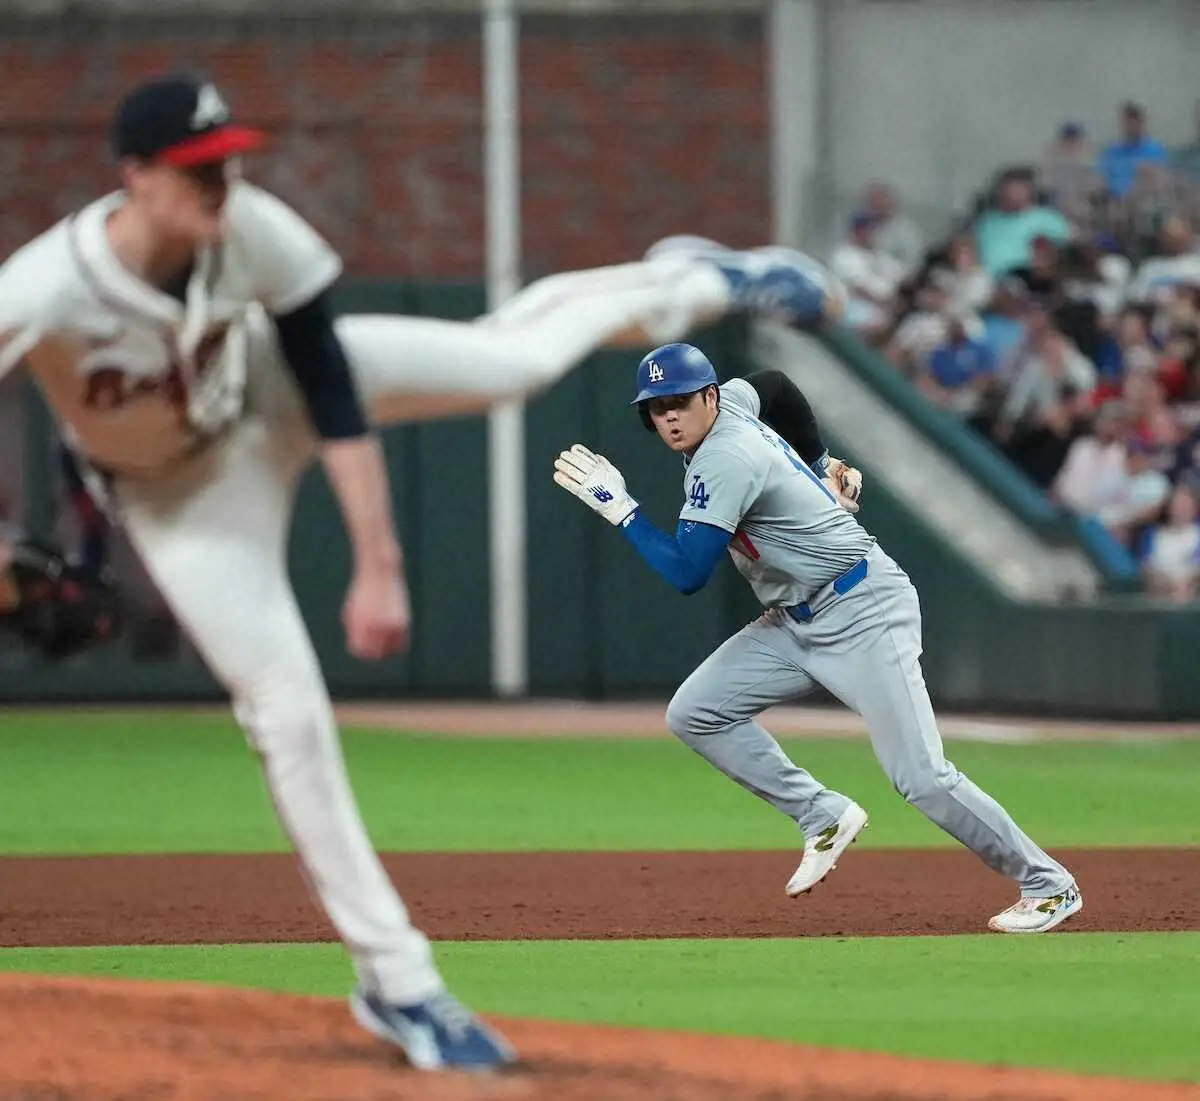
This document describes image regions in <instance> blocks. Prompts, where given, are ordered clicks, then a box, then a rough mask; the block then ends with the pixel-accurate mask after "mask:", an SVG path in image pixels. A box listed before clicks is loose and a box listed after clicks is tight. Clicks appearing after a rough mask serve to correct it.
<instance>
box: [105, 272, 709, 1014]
mask: <svg viewBox="0 0 1200 1101" xmlns="http://www.w3.org/2000/svg"><path fill="white" fill-rule="evenodd" d="M728 302H729V292H728V289H727V286H726V283H725V280H724V278H723V277H722V276H721V275H720V274H719V273H718V271H717V270H716V269H715V268H714V267H712V266H711V265H710V264H708V263H706V262H704V261H697V260H693V259H688V258H664V259H660V260H654V261H648V262H644V263H635V264H625V265H621V266H618V267H613V268H603V269H598V270H595V271H585V272H572V273H569V274H566V275H560V276H554V277H551V278H549V279H545V280H542V281H540V282H538V283H535V284H533V285H531V286H530V287H529V288H528V289H526V290H525V291H523V292H522V293H521V294H519V295H517V296H516V297H514V298H513V299H512V300H511V301H510V302H509V303H507V304H506V305H505V306H504V307H503V308H502V309H500V310H499V311H497V312H496V313H494V314H492V315H490V316H488V317H485V318H481V319H479V320H477V321H474V322H466V323H464V322H452V321H437V320H430V319H427V318H410V317H391V316H349V317H344V318H341V319H340V320H339V321H338V323H337V331H338V335H339V337H340V339H341V341H342V343H343V346H344V348H345V350H346V354H347V357H348V359H349V361H350V364H351V367H352V369H353V371H354V375H355V379H356V381H357V383H358V386H359V389H360V393H361V394H362V396H363V398H364V400H365V401H366V402H367V404H368V406H369V408H370V411H371V415H372V418H373V419H374V420H375V422H376V423H378V424H389V423H396V422H398V421H402V420H420V419H428V418H431V417H436V416H442V415H447V414H455V413H468V412H476V411H480V410H482V409H485V408H486V407H487V406H489V405H491V404H493V403H495V402H497V401H500V400H504V399H507V398H514V397H520V396H523V395H526V394H530V393H533V392H535V391H537V390H540V389H542V388H544V387H546V386H549V385H551V384H552V383H553V382H555V381H556V380H557V379H559V378H561V377H562V376H563V375H564V374H565V373H566V372H567V371H568V370H569V369H570V368H571V367H572V366H574V365H575V364H576V363H578V362H579V361H580V360H581V359H583V358H584V357H585V356H587V355H588V354H589V353H590V352H592V351H594V350H596V349H598V348H600V347H604V346H608V345H611V344H614V343H627V342H637V343H641V344H646V345H653V344H658V343H664V342H667V341H670V340H676V339H680V338H682V337H683V336H685V335H686V334H687V332H688V331H689V330H690V329H692V328H693V327H695V326H697V325H699V324H703V323H706V322H708V321H711V320H713V319H715V318H717V317H720V316H721V315H722V314H723V313H724V312H725V310H726V308H727V306H728ZM253 347H254V349H255V351H254V353H253V355H252V359H251V363H250V371H249V378H248V401H247V415H246V417H245V419H243V420H242V421H240V422H239V423H238V424H237V425H235V426H234V428H233V429H232V430H231V431H230V432H229V433H228V434H227V435H226V436H224V437H223V438H222V439H221V440H220V441H219V442H218V443H216V444H214V445H213V446H212V447H210V448H208V449H207V450H206V451H205V452H203V453H202V454H201V455H199V456H198V457H197V458H195V459H193V460H191V461H189V462H188V463H187V464H185V465H183V466H182V467H179V468H176V469H174V470H173V471H172V472H171V473H170V474H169V475H168V476H165V477H162V478H156V479H155V480H153V481H131V480H121V481H118V483H117V484H116V486H115V487H114V489H115V497H116V500H117V503H118V507H119V509H120V512H121V514H122V517H123V520H124V523H125V526H126V528H127V530H128V532H129V535H130V539H131V541H132V543H133V545H134V547H135V548H136V550H137V552H138V554H139V555H140V556H141V558H142V560H143V561H144V563H145V565H146V568H147V570H148V571H149V573H150V575H151V577H153V579H154V581H155V582H156V584H157V585H158V587H159V588H160V590H161V591H162V594H163V596H164V598H165V599H166V600H167V602H168V603H169V604H170V606H171V608H172V610H173V611H174V613H175V615H176V617H177V618H178V620H179V622H180V624H181V626H182V627H183V628H184V629H185V630H186V631H187V633H188V635H189V636H190V637H191V639H192V641H193V642H194V644H195V645H196V647H197V649H198V650H199V652H200V653H201V655H202V656H203V657H204V659H205V661H206V662H207V663H208V665H209V668H210V669H211V670H212V672H213V674H214V675H215V676H216V677H217V678H218V679H219V680H220V682H221V683H222V684H223V685H224V686H225V688H226V689H227V690H228V691H229V693H230V695H231V697H232V699H233V705H234V710H235V714H236V716H237V718H238V721H239V722H240V723H241V725H242V726H243V728H244V729H245V731H246V734H247V737H248V739H249V741H250V743H251V745H252V746H253V747H254V749H255V750H256V751H257V752H258V754H259V755H260V757H261V759H262V762H263V768H264V772H265V776H266V781H267V784H268V786H269V788H270V791H271V795H272V798H273V799H274V802H275V806H276V809H277V812H278V814H279V818H280V821H281V822H282V823H283V825H284V828H285V829H286V830H287V832H288V835H289V836H290V837H291V840H292V843H293V844H294V846H295V848H296V852H297V853H298V854H299V857H300V860H301V861H302V863H303V866H304V869H305V872H306V874H307V878H308V880H309V882H310V884H311V886H312V888H313V890H314V891H315V893H316V895H317V897H318V898H319V900H320V902H321V904H322V906H323V907H324V908H325V911H326V913H327V914H328V915H329V917H330V920H331V921H332V922H333V924H334V926H335V928H336V929H337V931H338V933H339V934H340V936H341V938H342V940H343V941H344V942H345V944H346V946H347V948H348V949H349V951H350V953H351V955H352V957H353V960H354V964H355V967H356V969H357V971H358V974H359V978H360V981H361V982H362V983H363V984H364V985H365V986H367V987H368V988H369V989H372V990H376V991H378V992H379V993H381V994H382V995H383V996H384V997H386V998H388V999H390V1000H392V1001H396V1002H401V1003H405V1002H414V1001H419V1000H421V999H423V998H425V997H427V996H428V995H430V994H432V993H434V992H436V991H437V990H438V989H440V987H441V978H440V977H439V975H438V972H437V969H436V967H435V965H434V962H433V958H432V953H431V950H430V946H429V943H428V941H427V940H426V939H425V937H424V936H423V935H422V934H421V933H420V932H419V931H418V930H417V929H415V928H414V927H413V925H412V924H411V922H410V921H409V917H408V913H407V911H406V910H405V908H404V905H403V903H402V902H401V900H400V897H399V895H398V894H397V893H396V891H395V889H394V887H393V886H392V884H391V882H390V880H389V879H388V876H387V873H386V872H385V871H384V869H383V867H382V865H381V864H380V862H379V860H378V858H377V856H376V855H375V852H374V850H373V848H372V846H371V842H370V839H369V837H368V836H367V833H366V830H365V828H364V826H363V823H362V820H361V818H360V817H359V813H358V809H357V807H356V804H355V801H354V796H353V793H352V791H351V789H350V785H349V782H348V780H347V776H346V771H345V767H344V764H343V761H342V754H341V747H340V745H339V741H338V735H337V726H336V724H335V722H334V716H333V708H332V705H331V703H330V699H329V695H328V692H327V690H326V687H325V683H324V680H323V678H322V675H321V670H320V667H319V665H318V662H317V657H316V654H315V652H314V650H313V646H312V643H311V641H310V640H309V637H308V634H307V631H306V629H305V626H304V622H303V620H302V618H301V616H300V612H299V609H298V607H297V604H296V600H295V596H294V594H293V592H292V589H291V585H290V583H289V580H288V575H287V566H286V547H287V536H288V530H289V527H290V524H291V514H292V506H293V501H294V498H295V490H296V485H297V482H298V480H299V478H300V475H301V473H302V472H303V470H304V467H305V466H306V465H307V463H308V462H309V461H310V460H311V458H312V456H313V454H314V449H315V441H314V440H313V438H312V434H311V429H310V428H309V425H308V420H307V418H306V416H305V414H304V409H303V405H302V402H301V400H300V398H299V395H298V394H297V392H296V390H295V388H294V386H293V385H292V383H291V379H290V376H289V375H288V374H287V372H286V370H285V368H284V367H283V365H282V363H281V361H280V359H279V353H278V349H277V346H276V344H275V341H274V338H273V334H272V332H271V331H270V329H269V326H266V325H263V326H261V327H259V330H258V331H257V332H256V334H255V337H254V342H253ZM632 383H633V379H632V378H631V379H630V385H631V386H632Z"/></svg>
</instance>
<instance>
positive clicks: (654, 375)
mask: <svg viewBox="0 0 1200 1101" xmlns="http://www.w3.org/2000/svg"><path fill="white" fill-rule="evenodd" d="M664 378H666V375H664V374H663V369H662V368H661V367H660V366H659V365H658V364H657V363H655V362H654V360H651V361H650V381H651V382H662V380H663V379H664Z"/></svg>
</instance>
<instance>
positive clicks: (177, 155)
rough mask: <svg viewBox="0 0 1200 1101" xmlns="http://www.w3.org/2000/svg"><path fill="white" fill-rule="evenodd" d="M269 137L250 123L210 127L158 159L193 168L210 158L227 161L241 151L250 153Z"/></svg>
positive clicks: (208, 160) (167, 150)
mask: <svg viewBox="0 0 1200 1101" xmlns="http://www.w3.org/2000/svg"><path fill="white" fill-rule="evenodd" d="M266 140H267V135H266V134H264V133H263V132H262V131H261V130H252V129H251V128H250V127H248V126H223V127H221V128H220V129H219V130H210V131H209V132H208V133H207V134H199V135H197V136H196V137H194V138H188V139H187V141H181V142H180V143H179V144H178V145H172V146H171V147H170V148H169V149H164V150H163V151H162V152H161V153H159V155H158V156H157V157H156V158H155V159H156V160H158V161H161V162H162V163H163V164H171V165H174V166H175V167H176V168H191V167H193V166H194V165H197V164H208V163H209V162H210V161H223V160H225V158H226V157H233V156H236V155H237V154H238V153H249V152H250V151H251V150H253V149H259V148H261V147H262V145H263V143H264V142H266Z"/></svg>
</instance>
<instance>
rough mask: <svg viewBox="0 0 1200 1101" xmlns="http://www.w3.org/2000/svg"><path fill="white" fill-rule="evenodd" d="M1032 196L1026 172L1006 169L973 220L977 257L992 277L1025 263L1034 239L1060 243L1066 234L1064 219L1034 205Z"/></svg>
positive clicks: (1022, 265)
mask: <svg viewBox="0 0 1200 1101" xmlns="http://www.w3.org/2000/svg"><path fill="white" fill-rule="evenodd" d="M1033 198H1034V195H1033V184H1032V181H1031V180H1030V178H1029V176H1028V174H1027V173H1024V172H1020V171H1015V170H1010V171H1008V172H1006V173H1004V174H1003V175H1002V176H1001V177H1000V180H999V182H998V184H997V186H996V193H995V200H994V202H993V203H992V205H991V206H990V207H989V208H988V209H987V210H985V211H984V213H983V214H982V215H981V216H980V218H979V220H978V222H977V223H976V225H975V241H976V244H977V246H978V248H979V258H980V260H981V262H982V263H983V266H984V267H985V268H986V269H987V270H988V272H990V273H991V274H992V275H993V276H997V277H999V276H1002V275H1006V274H1008V273H1009V272H1011V271H1013V270H1014V269H1016V268H1021V267H1025V266H1027V265H1028V264H1029V263H1030V261H1031V259H1032V246H1033V241H1034V239H1035V238H1037V237H1046V238H1048V239H1049V240H1051V241H1053V242H1054V243H1055V244H1063V243H1065V242H1066V240H1067V238H1068V237H1069V236H1070V230H1071V227H1070V224H1069V223H1068V222H1067V220H1066V218H1064V217H1063V216H1062V215H1061V214H1060V213H1059V212H1058V211H1057V210H1054V209H1053V208H1051V207H1048V206H1035V205H1034V201H1033Z"/></svg>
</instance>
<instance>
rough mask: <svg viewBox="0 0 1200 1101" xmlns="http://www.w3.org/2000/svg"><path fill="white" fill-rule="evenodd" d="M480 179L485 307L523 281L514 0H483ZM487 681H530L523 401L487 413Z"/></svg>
mask: <svg viewBox="0 0 1200 1101" xmlns="http://www.w3.org/2000/svg"><path fill="white" fill-rule="evenodd" d="M483 97H484V180H485V188H486V200H485V207H486V220H487V297H488V309H489V310H492V309H495V308H496V307H497V306H499V305H500V303H502V302H503V301H504V300H505V299H507V298H509V297H511V296H512V295H513V294H515V293H516V291H517V289H518V288H519V287H520V285H521V279H520V269H521V186H520V184H521V177H520V171H521V168H520V166H521V147H520V142H521V134H520V116H519V113H518V111H519V107H518V99H517V16H516V12H515V11H514V8H513V3H512V0H484V7H483ZM488 510H489V516H488V519H489V523H488V534H489V546H490V564H491V624H492V631H491V636H492V637H491V643H492V646H491V674H492V688H493V690H494V691H495V692H496V693H497V694H498V695H501V696H519V695H521V694H522V693H524V692H525V689H526V687H527V684H528V656H527V652H526V651H527V629H526V597H525V420H524V410H523V406H522V403H521V402H519V401H512V402H505V403H504V404H503V405H500V406H497V407H496V408H495V409H493V410H492V412H491V413H490V415H489V416H488Z"/></svg>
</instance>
